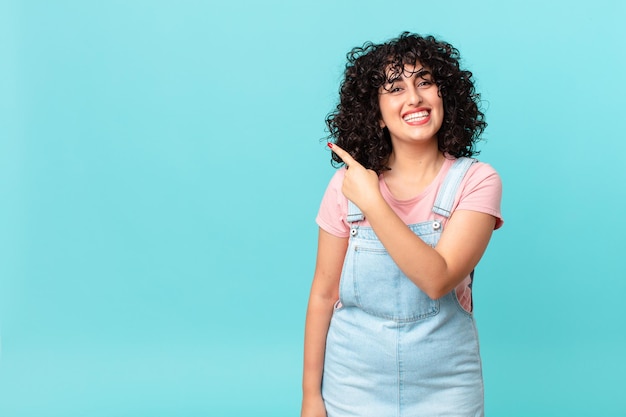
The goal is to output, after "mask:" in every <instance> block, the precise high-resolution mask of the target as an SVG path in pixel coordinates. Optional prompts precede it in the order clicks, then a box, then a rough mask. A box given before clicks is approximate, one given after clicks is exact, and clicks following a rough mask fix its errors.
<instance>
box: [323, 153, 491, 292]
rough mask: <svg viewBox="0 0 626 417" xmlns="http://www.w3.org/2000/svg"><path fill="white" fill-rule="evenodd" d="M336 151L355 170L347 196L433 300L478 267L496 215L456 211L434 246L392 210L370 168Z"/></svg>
mask: <svg viewBox="0 0 626 417" xmlns="http://www.w3.org/2000/svg"><path fill="white" fill-rule="evenodd" d="M332 149H333V152H335V153H337V154H338V155H339V156H340V157H341V159H343V161H344V162H345V163H346V165H348V166H349V167H350V168H349V169H348V170H347V171H346V175H345V178H344V182H343V187H342V192H343V193H344V195H345V196H346V197H347V198H348V199H350V200H352V201H353V202H354V204H356V205H357V206H358V207H359V208H360V209H361V211H362V212H363V214H364V215H365V217H366V218H367V220H368V222H369V223H370V225H371V226H372V228H373V229H374V232H375V233H376V236H378V238H379V239H380V241H381V243H382V244H383V246H384V247H385V249H387V252H389V255H390V256H391V258H392V259H393V260H394V262H395V263H396V264H397V265H398V267H399V268H400V269H401V270H402V272H404V274H405V275H406V276H407V277H408V278H409V279H411V281H413V282H414V283H415V285H417V286H418V287H419V288H420V289H421V290H422V291H424V292H425V293H426V294H427V295H428V296H429V297H430V298H433V299H437V298H440V297H442V296H444V295H445V294H447V293H448V292H450V291H451V290H452V289H453V288H455V287H456V286H457V285H458V284H459V283H460V282H461V281H462V280H463V279H464V278H465V277H466V276H467V275H468V274H469V273H470V272H471V271H472V270H473V269H474V267H475V266H476V264H478V261H479V260H480V258H481V257H482V255H483V253H484V252H485V249H486V248H487V244H488V243H489V239H490V238H491V234H492V233H493V229H494V226H495V222H496V219H495V217H493V216H491V215H489V214H485V213H480V212H475V211H469V210H458V211H455V212H454V213H453V214H452V216H451V217H450V219H449V220H448V223H447V225H446V228H445V230H444V232H443V234H442V235H441V239H440V240H439V243H438V244H437V246H436V247H435V248H432V247H430V246H429V245H427V244H426V243H424V242H423V241H422V240H421V239H420V238H419V237H418V236H416V235H415V234H414V233H413V232H412V231H411V230H410V229H409V228H408V227H407V226H406V225H405V224H404V222H403V221H402V220H401V219H400V218H399V217H398V216H397V215H396V213H395V212H394V211H393V210H392V209H391V207H389V205H388V204H387V202H386V201H385V200H384V199H383V197H382V194H381V193H380V188H379V185H378V184H379V183H378V175H376V173H375V172H374V171H371V170H367V169H365V168H364V167H363V166H362V165H360V164H359V163H358V162H356V161H355V160H354V159H353V158H352V157H351V156H350V155H349V154H348V153H347V152H345V151H344V150H343V149H341V148H339V147H338V146H336V145H334V146H333V148H332Z"/></svg>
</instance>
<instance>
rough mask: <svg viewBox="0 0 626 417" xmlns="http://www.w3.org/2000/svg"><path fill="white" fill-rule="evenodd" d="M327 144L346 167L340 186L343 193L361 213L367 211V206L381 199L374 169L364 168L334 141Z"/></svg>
mask: <svg viewBox="0 0 626 417" xmlns="http://www.w3.org/2000/svg"><path fill="white" fill-rule="evenodd" d="M328 146H329V147H330V149H332V151H333V152H334V153H336V154H337V155H338V156H339V157H340V158H341V159H342V160H343V162H344V163H345V164H346V168H348V169H347V170H346V175H345V177H344V180H343V185H342V187H341V191H342V192H343V195H345V196H346V198H348V199H349V200H350V201H352V202H353V203H354V204H356V205H357V207H358V208H360V209H361V211H363V213H365V212H367V210H368V208H369V207H371V206H372V205H374V204H376V203H378V202H380V201H381V200H382V194H381V193H380V187H379V185H378V174H376V171H373V170H371V169H366V168H365V167H364V166H363V165H361V164H360V163H358V162H357V161H356V160H355V159H354V158H353V157H352V156H351V155H350V154H349V153H348V152H346V151H344V150H343V149H341V148H340V147H339V146H337V145H335V144H334V143H332V144H331V143H329V144H328Z"/></svg>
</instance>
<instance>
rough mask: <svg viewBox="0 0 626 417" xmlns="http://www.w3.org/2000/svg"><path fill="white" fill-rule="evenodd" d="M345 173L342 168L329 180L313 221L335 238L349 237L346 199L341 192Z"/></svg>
mask: <svg viewBox="0 0 626 417" xmlns="http://www.w3.org/2000/svg"><path fill="white" fill-rule="evenodd" d="M345 171H346V170H345V168H342V169H340V170H338V171H337V172H336V173H335V175H334V176H333V177H332V178H331V180H330V182H329V183H328V187H327V188H326V192H325V193H324V196H323V197H322V203H321V204H320V209H319V211H318V213H317V218H316V219H315V221H316V223H317V225H318V226H319V227H321V228H322V229H323V230H325V231H326V232H328V233H330V234H331V235H333V236H337V237H348V236H350V227H349V226H348V223H347V221H346V215H347V213H348V199H347V198H346V197H345V196H344V195H343V193H342V192H341V186H342V184H343V178H344V175H345Z"/></svg>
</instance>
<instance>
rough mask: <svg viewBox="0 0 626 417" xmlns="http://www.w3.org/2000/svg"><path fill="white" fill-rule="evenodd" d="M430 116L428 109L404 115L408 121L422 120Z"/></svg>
mask: <svg viewBox="0 0 626 417" xmlns="http://www.w3.org/2000/svg"><path fill="white" fill-rule="evenodd" d="M427 116H428V112H427V111H426V110H424V111H420V112H417V113H411V114H407V115H406V116H404V121H406V122H414V121H417V120H422V119H424V118H425V117H427Z"/></svg>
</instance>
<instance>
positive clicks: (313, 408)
mask: <svg viewBox="0 0 626 417" xmlns="http://www.w3.org/2000/svg"><path fill="white" fill-rule="evenodd" d="M300 417H326V407H325V406H324V400H323V399H322V396H321V395H316V396H314V397H304V398H303V399H302V412H301V413H300Z"/></svg>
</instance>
